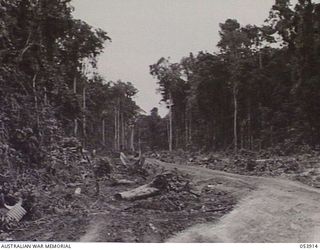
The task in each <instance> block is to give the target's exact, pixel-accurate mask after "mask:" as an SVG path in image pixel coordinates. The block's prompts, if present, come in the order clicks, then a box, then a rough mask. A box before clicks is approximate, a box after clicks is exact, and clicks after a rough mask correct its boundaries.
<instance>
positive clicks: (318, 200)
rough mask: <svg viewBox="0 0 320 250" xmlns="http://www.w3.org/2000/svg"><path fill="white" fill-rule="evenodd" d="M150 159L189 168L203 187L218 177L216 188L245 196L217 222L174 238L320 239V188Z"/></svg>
mask: <svg viewBox="0 0 320 250" xmlns="http://www.w3.org/2000/svg"><path fill="white" fill-rule="evenodd" d="M148 162H149V163H150V164H154V165H158V166H162V167H165V168H169V169H174V168H177V169H178V170H179V171H182V172H185V173H188V174H189V175H191V176H193V177H194V181H195V182H196V183H197V184H198V185H199V186H201V185H202V184H206V185H207V184H209V183H210V182H212V181H213V180H217V179H219V180H221V181H220V182H221V184H220V185H218V186H217V188H220V189H224V190H229V191H230V192H233V193H234V195H235V196H237V197H238V198H240V202H239V203H238V204H237V206H236V207H235V209H233V211H231V212H230V213H229V214H227V215H225V216H224V217H223V218H222V219H221V220H220V221H219V222H218V223H207V224H202V225H196V226H193V227H191V228H189V229H187V230H185V231H183V232H181V233H178V234H177V235H176V236H173V237H172V238H171V239H169V240H168V241H169V242H230V243H232V242H285V243H288V242H293V243H294V242H320V191H319V190H318V189H315V188H311V187H308V186H306V185H303V184H300V183H298V182H292V181H289V180H285V179H276V178H264V177H249V176H241V175H236V174H229V173H225V172H220V171H214V170H210V169H206V168H200V167H194V166H184V165H176V164H168V163H162V162H159V161H157V160H153V159H149V160H148ZM215 183H216V182H215Z"/></svg>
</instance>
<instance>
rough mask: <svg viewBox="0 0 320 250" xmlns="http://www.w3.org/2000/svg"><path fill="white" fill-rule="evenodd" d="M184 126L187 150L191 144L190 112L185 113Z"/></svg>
mask: <svg viewBox="0 0 320 250" xmlns="http://www.w3.org/2000/svg"><path fill="white" fill-rule="evenodd" d="M184 124H185V148H187V146H188V144H189V122H188V112H187V110H186V112H185V117H184Z"/></svg>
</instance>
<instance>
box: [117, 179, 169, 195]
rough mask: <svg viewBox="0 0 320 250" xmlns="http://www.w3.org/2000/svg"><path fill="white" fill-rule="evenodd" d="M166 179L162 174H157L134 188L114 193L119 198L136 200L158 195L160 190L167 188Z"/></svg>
mask: <svg viewBox="0 0 320 250" xmlns="http://www.w3.org/2000/svg"><path fill="white" fill-rule="evenodd" d="M167 188H168V181H167V179H166V177H165V176H164V175H157V176H156V177H155V178H154V179H153V180H152V182H150V183H148V184H145V185H142V186H140V187H137V188H135V189H132V190H129V191H125V192H122V193H117V194H115V196H114V197H115V198H116V199H119V200H121V199H122V200H138V199H144V198H148V197H151V196H155V195H158V194H159V193H160V192H161V191H163V190H167Z"/></svg>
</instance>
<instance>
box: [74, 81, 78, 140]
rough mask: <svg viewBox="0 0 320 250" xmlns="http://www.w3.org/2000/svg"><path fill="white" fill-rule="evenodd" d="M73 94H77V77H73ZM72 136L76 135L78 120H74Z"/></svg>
mask: <svg viewBox="0 0 320 250" xmlns="http://www.w3.org/2000/svg"><path fill="white" fill-rule="evenodd" d="M73 93H74V94H75V95H76V94H77V77H76V76H75V77H74V78H73ZM73 134H74V136H75V137H77V135H78V119H77V118H75V119H74V128H73Z"/></svg>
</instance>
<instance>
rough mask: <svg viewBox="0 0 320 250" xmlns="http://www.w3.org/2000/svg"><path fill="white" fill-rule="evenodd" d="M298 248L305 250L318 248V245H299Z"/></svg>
mask: <svg viewBox="0 0 320 250" xmlns="http://www.w3.org/2000/svg"><path fill="white" fill-rule="evenodd" d="M300 248H305V249H310V248H318V244H300Z"/></svg>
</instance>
